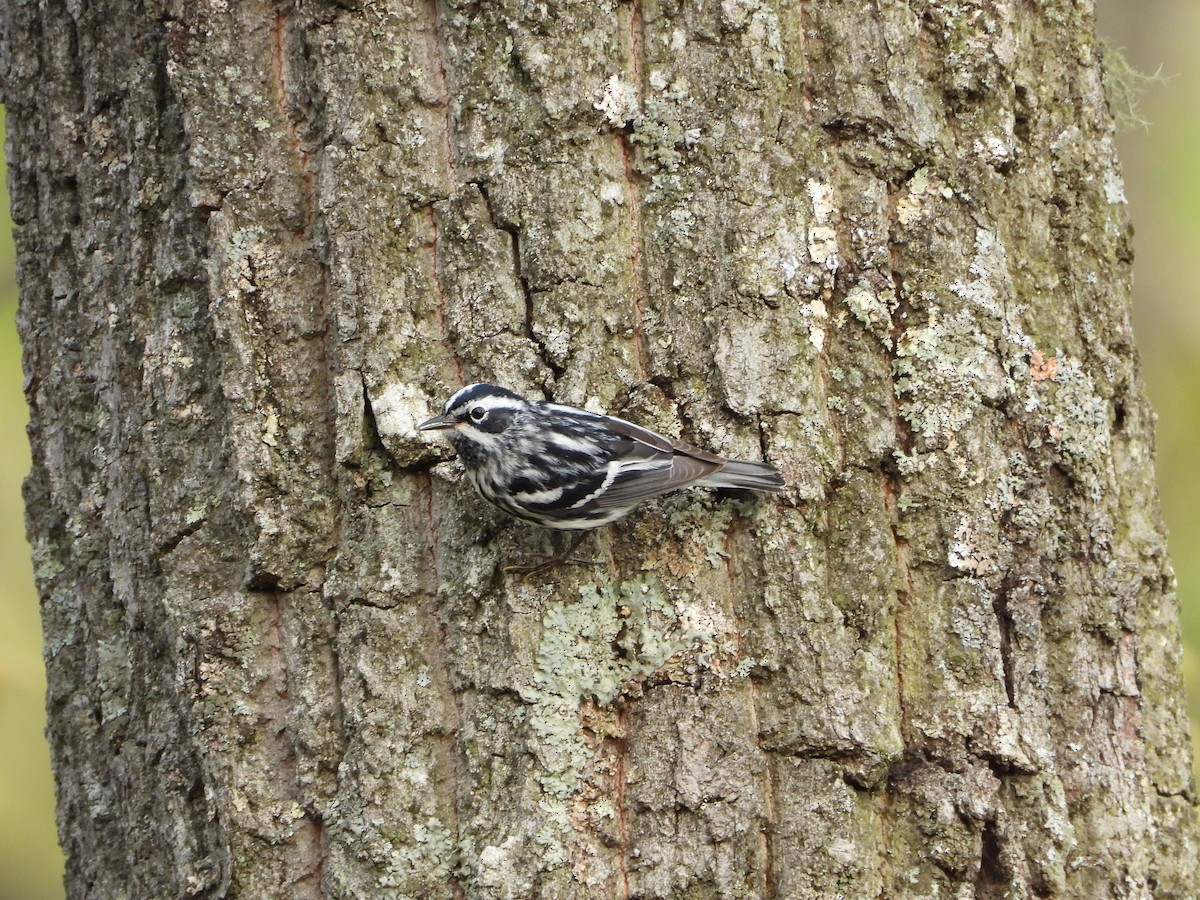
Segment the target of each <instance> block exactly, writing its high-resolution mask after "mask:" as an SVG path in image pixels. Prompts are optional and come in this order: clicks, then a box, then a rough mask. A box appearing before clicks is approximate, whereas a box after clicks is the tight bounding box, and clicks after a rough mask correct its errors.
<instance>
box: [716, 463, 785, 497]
mask: <svg viewBox="0 0 1200 900" xmlns="http://www.w3.org/2000/svg"><path fill="white" fill-rule="evenodd" d="M696 484H697V485H699V486H700V487H707V488H734V489H736V490H742V491H767V492H768V493H771V494H777V493H779V492H780V491H782V490H783V488H784V481H783V476H782V475H780V474H779V470H778V469H776V468H775V467H774V466H773V465H771V464H770V463H765V462H758V461H757V460H750V459H731V460H729V461H728V462H726V463H725V465H723V466H722V467H721V468H720V469H718V470H717V471H716V472H713V473H712V474H711V475H708V476H706V477H704V478H702V479H700V480H699V481H697V482H696Z"/></svg>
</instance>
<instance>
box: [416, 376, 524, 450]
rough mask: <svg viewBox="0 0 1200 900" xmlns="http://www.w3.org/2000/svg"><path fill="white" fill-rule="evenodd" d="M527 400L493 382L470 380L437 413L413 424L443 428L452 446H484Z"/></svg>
mask: <svg viewBox="0 0 1200 900" xmlns="http://www.w3.org/2000/svg"><path fill="white" fill-rule="evenodd" d="M527 405H528V401H526V400H525V398H523V397H521V396H520V395H519V394H514V393H513V392H512V391H510V390H506V389H505V388H502V387H497V386H496V385H494V384H482V383H481V384H470V385H467V386H466V387H465V388H463V389H462V390H461V391H459V392H458V393H457V394H455V395H454V396H453V397H451V398H450V399H449V400H447V401H446V405H445V406H443V407H442V412H441V415H437V416H434V417H433V418H432V419H426V420H425V421H424V422H422V423H421V424H420V425H418V426H417V428H418V429H420V430H421V431H445V432H447V437H449V438H450V440H451V442H452V443H454V445H455V446H456V447H458V446H460V444H461V442H462V441H470V442H472V443H475V444H481V445H484V446H488V445H491V444H492V443H494V442H495V441H496V440H497V439H498V438H499V436H500V435H502V434H503V433H504V431H505V429H507V428H508V427H509V426H510V425H511V424H512V423H513V421H514V420H515V419H516V417H517V415H518V414H519V413H520V412H521V411H522V410H523V409H525V407H526V406H527Z"/></svg>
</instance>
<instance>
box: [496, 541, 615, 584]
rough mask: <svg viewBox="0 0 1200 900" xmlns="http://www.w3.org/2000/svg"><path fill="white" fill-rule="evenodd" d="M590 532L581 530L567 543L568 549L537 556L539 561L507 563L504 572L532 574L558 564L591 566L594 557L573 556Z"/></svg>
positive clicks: (509, 573) (506, 573)
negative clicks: (551, 554)
mask: <svg viewBox="0 0 1200 900" xmlns="http://www.w3.org/2000/svg"><path fill="white" fill-rule="evenodd" d="M589 534H591V532H590V531H581V532H579V534H577V535H576V536H575V538H574V539H573V540H572V541H571V543H570V544H568V545H567V549H566V550H564V551H563V552H562V553H559V554H556V555H555V556H543V557H535V559H537V562H527V563H512V564H510V565H507V566H505V567H504V574H505V575H532V574H533V573H534V572H542V571H544V570H546V569H550V568H553V567H554V566H558V565H572V566H590V565H592V564H593V563H594V562H595V560H594V559H579V558H577V557H573V556H571V554H572V553H574V552H575V548H576V547H578V546H579V545H580V544H582V543H583V539H584V538H586V537H587V536H588V535H589Z"/></svg>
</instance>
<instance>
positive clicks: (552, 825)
mask: <svg viewBox="0 0 1200 900" xmlns="http://www.w3.org/2000/svg"><path fill="white" fill-rule="evenodd" d="M0 16H2V17H3V19H2V22H3V46H2V47H0V60H4V61H5V62H4V63H3V65H5V66H6V69H4V71H3V76H4V102H5V103H7V104H8V106H9V110H10V118H9V127H10V135H11V142H10V157H11V174H10V178H11V190H12V198H13V214H14V219H15V221H16V223H17V246H18V252H19V254H20V280H21V288H22V314H21V327H22V331H23V334H24V340H25V347H26V360H25V365H26V371H27V373H28V386H27V391H28V396H29V401H30V404H31V407H32V417H33V419H32V424H31V427H30V433H31V439H32V443H33V452H34V460H35V462H34V471H33V474H32V476H31V477H30V479H29V482H28V486H27V496H28V502H29V522H30V533H31V538H32V540H33V543H34V546H35V565H36V571H37V576H38V583H39V588H40V591H41V594H42V600H43V610H44V618H45V629H46V654H47V664H48V667H49V679H50V688H49V698H48V702H49V708H50V737H51V741H52V746H53V755H54V762H55V767H56V773H57V778H58V790H59V822H60V833H61V836H62V840H63V843H64V845H65V847H66V850H67V853H68V872H67V881H68V889H69V893H70V894H71V896H73V897H112V896H121V895H127V896H131V897H161V896H168V895H174V896H239V897H319V896H333V897H372V896H421V897H430V898H438V897H461V896H465V897H480V898H491V897H495V898H501V897H546V898H553V897H585V896H596V897H610V896H631V897H739V898H740V897H747V896H757V897H763V898H765V897H804V896H827V895H835V894H836V895H842V896H851V897H859V896H876V895H885V896H889V897H935V896H981V897H1000V896H1078V897H1104V896H1148V895H1153V896H1155V897H1169V896H1185V895H1188V894H1189V893H1190V892H1191V891H1192V890H1193V885H1194V884H1195V880H1196V877H1197V872H1196V867H1197V855H1196V850H1197V841H1196V837H1197V833H1196V798H1195V794H1194V788H1193V785H1192V781H1191V776H1190V753H1189V750H1188V747H1187V744H1186V728H1185V724H1186V723H1185V720H1184V715H1183V713H1182V706H1181V696H1180V684H1179V643H1178V635H1177V625H1176V618H1177V609H1176V606H1175V601H1174V596H1173V593H1172V587H1173V586H1172V576H1171V572H1170V568H1169V565H1168V563H1167V560H1166V558H1165V554H1164V547H1163V539H1162V530H1161V526H1160V525H1159V522H1158V518H1157V514H1156V499H1155V495H1154V487H1153V480H1152V469H1151V454H1152V437H1151V426H1152V417H1151V414H1150V412H1149V410H1148V408H1147V406H1146V403H1145V401H1144V399H1143V397H1142V393H1141V390H1140V387H1139V385H1138V382H1137V378H1136V368H1135V363H1134V350H1133V343H1132V334H1131V332H1130V328H1129V321H1128V293H1129V278H1130V271H1129V266H1130V251H1129V242H1128V237H1129V228H1128V225H1127V223H1126V220H1125V213H1124V206H1123V195H1122V185H1121V179H1120V174H1119V170H1118V168H1117V163H1116V160H1115V157H1114V153H1113V148H1112V142H1111V131H1112V128H1111V123H1110V119H1109V115H1108V112H1107V109H1106V104H1105V101H1104V94H1103V90H1102V84H1101V76H1100V69H1099V52H1098V49H1097V47H1096V44H1095V40H1094V36H1093V31H1092V21H1091V4H1090V3H1088V2H1086V0H1085V2H1079V3H1070V2H1065V0H1064V2H1055V0H1050V2H1047V3H1042V4H1037V5H1032V4H992V3H980V4H970V3H968V4H962V3H956V4H949V3H933V2H923V3H917V2H914V3H908V4H905V3H886V4H879V5H878V6H876V5H873V4H848V3H835V2H809V3H804V4H772V3H769V2H765V0H726V2H723V3H720V4H717V3H673V2H665V3H657V2H653V3H652V2H647V0H635V2H630V3H614V2H610V3H603V2H600V3H598V2H595V0H587V2H579V3H574V4H572V3H557V4H554V5H553V6H551V5H548V4H544V3H543V4H535V3H526V2H521V0H504V2H486V3H461V4H455V3H450V2H420V3H415V4H393V5H387V4H385V3H373V2H363V3H362V4H354V3H346V4H335V3H320V2H307V3H303V4H295V5H291V4H282V5H272V4H267V3H255V2H247V3H236V4H225V3H222V2H213V3H211V4H208V5H200V4H193V3H186V2H177V3H146V4H144V5H137V4H128V3H116V2H107V3H105V2H101V3H93V4H89V5H85V4H77V3H58V2H55V0H43V2H40V3H36V4H34V3H31V4H18V3H10V4H7V5H6V6H5V7H4V9H3V12H2V13H0ZM480 379H488V380H494V381H498V382H501V383H505V384H508V385H511V386H513V387H515V388H517V389H520V390H524V391H527V392H530V393H535V394H536V393H539V392H541V391H543V390H544V391H545V392H547V393H549V394H552V395H553V396H554V397H555V398H556V399H558V400H562V401H566V402H571V403H576V404H587V405H589V406H592V407H594V408H598V409H603V410H609V411H620V412H621V413H622V414H623V415H624V416H625V417H627V418H632V419H635V420H637V421H639V422H642V423H644V424H646V425H649V426H651V427H655V428H658V429H661V430H664V431H669V432H673V433H681V434H682V435H683V436H685V437H686V438H688V439H689V440H692V441H694V442H696V443H700V444H702V445H704V446H707V447H711V448H713V449H716V450H719V451H722V452H726V453H731V454H740V455H756V454H759V453H762V454H765V455H766V456H767V457H768V458H770V459H771V460H773V461H775V462H777V463H778V464H779V465H780V466H781V467H782V468H783V469H784V470H785V472H786V474H787V476H788V478H789V481H790V482H791V483H792V485H793V490H792V491H791V493H790V495H789V496H788V497H787V498H785V499H783V500H765V501H757V502H752V503H751V502H740V501H739V502H733V501H720V500H714V499H712V498H709V497H707V496H705V495H703V494H688V495H681V496H677V497H672V498H669V499H667V500H664V501H663V502H661V503H659V504H653V505H651V506H649V507H647V508H646V509H645V510H643V511H641V512H639V513H638V514H636V515H635V516H633V517H631V518H630V519H628V520H626V522H625V523H623V525H622V526H621V527H619V528H617V529H613V530H611V531H606V532H603V533H601V534H600V535H599V536H598V537H597V538H595V539H594V543H593V544H592V546H593V547H594V548H595V552H596V554H597V555H598V556H599V557H602V562H600V563H598V564H597V565H595V566H593V567H590V568H589V567H584V568H577V569H559V570H556V571H554V572H552V573H549V574H548V575H545V576H535V577H533V578H531V579H529V580H527V581H517V580H514V579H511V578H505V577H504V576H502V575H501V574H500V572H499V565H500V564H502V563H503V562H505V561H506V560H508V559H511V558H513V557H515V556H520V555H523V554H528V553H530V552H533V551H536V549H538V547H539V546H542V542H544V541H545V540H546V539H545V537H544V536H543V535H541V534H539V533H537V532H533V531H530V530H527V529H524V528H518V527H503V525H502V518H501V517H500V516H498V515H497V514H495V513H493V512H491V511H489V510H488V509H486V508H484V506H483V504H482V502H481V501H479V500H478V499H477V498H476V497H475V496H474V494H473V493H471V491H470V490H469V488H467V487H466V486H465V485H464V484H461V483H459V482H458V480H457V478H456V477H455V468H454V466H453V464H450V463H444V462H441V461H442V460H444V459H445V458H446V454H445V453H444V450H443V448H441V447H440V446H437V445H430V444H428V443H426V442H424V441H422V440H420V439H419V438H418V437H417V435H416V433H415V432H414V430H413V425H414V423H415V421H416V420H417V419H418V418H420V417H423V416H425V415H428V414H430V413H431V411H433V410H434V409H435V408H436V407H437V406H438V405H439V404H440V402H441V401H442V400H443V399H444V398H445V396H447V394H448V393H449V392H450V391H451V390H453V389H454V388H456V387H457V386H459V385H461V384H462V383H464V382H466V381H470V380H480Z"/></svg>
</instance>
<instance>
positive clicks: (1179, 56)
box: [0, 0, 1200, 900]
mask: <svg viewBox="0 0 1200 900" xmlns="http://www.w3.org/2000/svg"><path fill="white" fill-rule="evenodd" d="M1097 9H1098V15H1099V22H1100V34H1101V36H1102V37H1103V38H1104V39H1105V40H1106V42H1107V43H1108V45H1109V46H1110V47H1112V48H1114V49H1116V48H1119V49H1121V50H1122V52H1123V53H1124V55H1125V57H1126V58H1127V59H1128V61H1129V62H1130V63H1131V64H1132V65H1133V66H1134V67H1135V68H1136V69H1138V70H1140V71H1141V72H1143V73H1147V74H1154V73H1159V74H1160V75H1161V76H1162V79H1161V80H1159V81H1157V82H1155V83H1150V84H1148V85H1147V86H1146V92H1145V93H1144V94H1143V95H1142V96H1141V98H1140V101H1139V107H1138V113H1139V114H1140V116H1141V118H1142V119H1143V120H1144V122H1145V123H1146V124H1145V125H1144V126H1140V127H1139V126H1135V127H1126V128H1125V129H1124V130H1122V131H1121V133H1120V135H1119V137H1118V145H1119V147H1120V151H1121V161H1122V164H1123V166H1124V171H1125V186H1126V194H1127V196H1128V198H1129V204H1130V210H1131V215H1132V217H1133V222H1134V225H1135V227H1136V229H1137V234H1136V236H1135V239H1134V246H1135V248H1136V251H1137V262H1136V264H1135V272H1136V276H1135V279H1136V280H1135V287H1134V322H1135V328H1136V333H1137V341H1138V346H1139V348H1140V353H1141V360H1142V370H1143V375H1144V377H1145V381H1146V387H1147V390H1148V391H1149V394H1150V399H1151V402H1152V403H1153V404H1154V408H1155V410H1156V411H1157V412H1158V415H1159V420H1158V477H1159V485H1160V491H1161V494H1162V503H1163V513H1164V516H1165V518H1166V521H1167V527H1168V528H1169V530H1170V545H1171V556H1172V559H1173V561H1174V564H1175V571H1176V574H1177V575H1178V578H1179V596H1180V601H1181V603H1182V606H1183V630H1184V652H1185V656H1184V665H1185V676H1186V678H1187V683H1188V690H1189V697H1190V704H1189V708H1190V710H1191V716H1192V723H1193V724H1192V737H1193V746H1198V745H1197V741H1198V740H1200V731H1198V730H1197V728H1196V723H1197V722H1200V552H1198V550H1200V477H1198V476H1197V474H1196V473H1197V471H1200V415H1197V410H1196V406H1197V403H1198V402H1200V303H1197V302H1195V301H1196V300H1197V297H1196V293H1197V289H1198V288H1200V152H1197V149H1196V148H1197V147H1200V54H1197V53H1196V50H1195V45H1196V40H1197V37H1200V3H1197V2H1196V0H1158V2H1155V3H1146V2H1145V0H1098V2H1097ZM2 129H3V110H2V109H0V130H2ZM0 165H2V160H0ZM16 306H17V293H16V285H15V281H14V274H13V248H12V239H11V225H10V223H9V221H8V194H7V191H6V189H5V187H3V186H2V184H0V900H41V898H47V900H53V898H60V897H62V896H63V887H62V855H61V853H60V852H59V850H58V846H57V843H56V838H55V827H54V789H53V783H52V781H51V777H50V758H49V751H48V749H47V745H46V741H45V738H44V736H43V733H42V732H43V728H44V725H45V713H44V710H43V704H42V700H43V694H44V692H45V683H44V676H43V672H42V659H41V626H40V623H39V620H38V603H37V597H36V595H35V593H34V589H33V576H32V573H31V568H30V562H29V552H28V547H27V545H26V542H25V527H24V522H23V511H22V507H21V481H22V479H23V478H24V477H25V474H26V472H28V470H29V447H28V444H27V443H26V440H25V421H26V411H25V401H24V398H23V397H22V394H21V380H22V375H21V353H20V348H19V346H18V344H17V336H16V328H15V325H14V321H13V320H14V316H15V314H16ZM1198 749H1200V746H1198Z"/></svg>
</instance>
